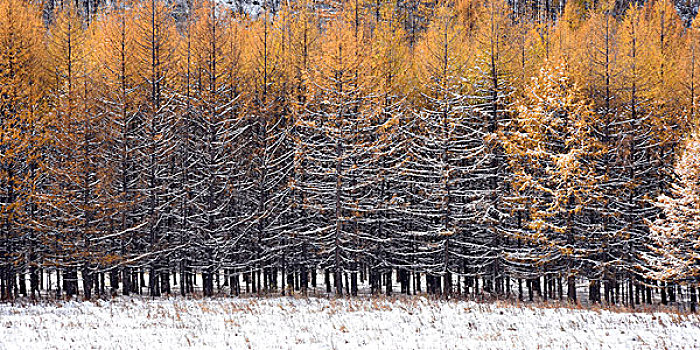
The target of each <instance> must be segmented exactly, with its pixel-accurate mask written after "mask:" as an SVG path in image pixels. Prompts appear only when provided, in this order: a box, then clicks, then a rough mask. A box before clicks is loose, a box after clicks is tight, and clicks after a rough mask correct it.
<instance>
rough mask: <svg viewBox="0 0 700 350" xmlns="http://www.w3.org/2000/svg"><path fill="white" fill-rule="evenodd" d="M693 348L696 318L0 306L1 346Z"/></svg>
mask: <svg viewBox="0 0 700 350" xmlns="http://www.w3.org/2000/svg"><path fill="white" fill-rule="evenodd" d="M180 348H192V349H700V317H698V316H688V315H678V314H673V313H646V312H643V313H626V312H611V311H605V310H571V309H565V308H535V307H532V306H524V307H516V306H510V305H506V304H478V303H474V302H462V301H457V302H452V301H450V302H444V301H431V300H427V299H424V298H412V299H399V300H395V301H388V300H385V299H376V300H370V299H337V300H332V299H295V298H267V299H254V298H242V299H212V300H181V299H175V300H156V301H147V300H140V299H117V300H115V301H100V302H94V303H91V302H84V303H80V302H61V303H51V304H45V305H40V306H31V305H29V306H24V307H18V306H11V305H7V304H0V349H23V350H27V349H130V350H131V349H153V350H155V349H168V350H169V349H180Z"/></svg>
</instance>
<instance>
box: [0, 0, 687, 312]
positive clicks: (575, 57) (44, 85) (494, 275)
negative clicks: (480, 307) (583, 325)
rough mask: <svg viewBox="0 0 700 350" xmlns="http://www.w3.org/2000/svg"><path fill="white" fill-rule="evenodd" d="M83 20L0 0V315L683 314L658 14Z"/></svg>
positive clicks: (375, 8) (670, 8)
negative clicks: (318, 291)
mask: <svg viewBox="0 0 700 350" xmlns="http://www.w3.org/2000/svg"><path fill="white" fill-rule="evenodd" d="M89 4H91V3H88V5H89ZM88 5H85V4H78V5H76V4H73V3H64V4H53V5H52V6H51V9H50V11H47V7H46V4H34V3H31V2H28V1H27V0H0V225H1V226H0V242H1V245H0V296H1V297H2V299H12V298H14V297H16V296H18V295H31V296H36V295H37V293H39V292H41V291H43V292H44V293H45V295H49V294H50V295H55V296H62V295H76V294H78V293H79V292H81V293H82V295H83V296H84V297H85V298H92V297H93V296H95V295H96V294H97V295H99V296H104V295H109V294H112V295H114V294H117V293H121V294H125V295H128V294H130V293H142V292H144V291H147V292H148V293H149V294H150V295H152V296H158V295H161V294H163V293H165V294H173V293H181V294H182V295H190V294H192V293H195V284H197V289H196V293H199V292H200V291H201V293H203V295H205V296H210V295H213V294H216V293H227V294H228V293H230V294H235V295H238V294H239V293H242V292H245V293H273V292H282V293H293V292H295V291H300V292H302V293H306V292H307V291H308V289H309V288H311V287H313V288H314V289H315V288H316V287H317V286H318V287H319V288H323V289H325V291H326V292H328V293H335V294H336V295H345V294H348V295H356V294H357V293H358V291H360V289H361V288H360V286H365V285H367V286H369V289H368V290H365V291H364V292H365V293H366V292H370V293H386V294H391V293H392V292H398V291H400V292H401V293H406V294H414V293H421V292H428V293H431V294H442V295H444V296H450V295H454V296H457V295H462V296H465V297H471V298H477V297H478V298H482V297H499V298H501V297H512V298H519V299H520V300H533V299H535V298H538V299H544V300H547V299H563V298H568V299H569V300H571V301H574V302H575V301H577V300H578V299H577V289H576V285H577V284H578V285H579V286H582V285H585V286H586V287H585V292H586V293H585V296H586V300H588V301H589V302H606V303H613V304H614V303H624V304H625V305H628V306H634V305H635V304H640V303H652V301H654V302H656V301H659V302H661V303H664V304H666V303H668V302H675V301H681V300H683V301H688V302H689V303H690V305H691V308H693V310H694V308H695V304H696V302H697V295H696V286H697V284H698V282H699V280H698V278H699V277H700V270H699V267H700V255H699V251H698V248H699V246H700V235H699V232H700V181H699V180H700V134H699V133H698V132H696V131H695V125H696V120H697V116H696V114H697V108H698V97H697V95H698V91H697V90H698V84H696V82H700V77H699V75H700V57H698V56H699V55H700V52H699V51H700V50H699V48H700V32H699V31H698V29H697V28H696V27H694V26H693V24H692V23H690V22H689V21H686V20H682V19H681V18H680V17H679V15H678V13H677V11H676V8H675V7H674V4H672V3H671V2H670V1H668V0H658V1H651V2H648V3H647V4H645V5H642V4H637V3H630V4H627V5H625V6H624V8H621V5H620V4H619V3H610V4H607V3H604V2H577V1H568V2H567V3H566V5H565V6H563V5H562V6H559V5H558V6H551V7H550V6H512V4H510V5H509V4H507V3H505V2H502V1H500V0H485V1H481V0H459V1H456V2H450V1H447V2H439V3H432V2H431V3H426V2H421V1H419V0H415V1H408V2H399V3H395V2H391V1H388V2H387V1H381V0H377V1H364V0H352V1H345V2H342V3H309V2H306V1H304V0H300V1H295V2H292V3H290V4H286V5H283V6H280V7H279V8H277V7H274V8H272V7H271V8H270V9H269V10H268V9H267V8H266V7H265V6H262V7H261V9H262V10H261V11H260V12H259V13H257V14H255V15H246V14H241V13H239V12H238V11H233V10H231V8H229V7H227V6H225V5H221V4H218V3H216V2H211V1H201V2H194V3H191V4H187V5H183V4H170V5H169V4H166V3H165V2H162V1H159V0H145V1H134V2H130V1H116V2H113V3H110V4H105V5H101V6H99V7H95V6H93V7H90V6H88ZM547 5H549V2H547ZM200 282H201V287H200V286H199V284H200ZM394 284H397V285H396V286H394ZM200 288H201V289H200ZM579 293H580V291H579Z"/></svg>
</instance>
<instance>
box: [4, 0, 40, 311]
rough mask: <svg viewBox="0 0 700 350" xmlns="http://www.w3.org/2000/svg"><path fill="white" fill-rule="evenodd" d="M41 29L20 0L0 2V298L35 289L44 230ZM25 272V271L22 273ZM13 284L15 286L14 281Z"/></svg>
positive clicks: (33, 8) (35, 11) (32, 10)
mask: <svg viewBox="0 0 700 350" xmlns="http://www.w3.org/2000/svg"><path fill="white" fill-rule="evenodd" d="M41 38H42V24H41V22H40V18H39V11H38V8H37V7H36V6H35V5H33V4H29V3H27V2H25V1H19V0H5V1H2V2H0V50H1V52H0V72H1V73H0V117H1V118H2V126H1V127H0V150H1V151H0V198H1V200H0V222H1V225H2V235H0V240H1V241H2V244H1V246H2V248H0V299H1V300H7V299H10V298H13V297H15V296H16V295H18V294H22V295H27V294H28V293H27V288H26V281H25V280H26V276H25V273H26V272H29V275H30V292H29V293H31V295H32V296H35V293H36V292H37V291H38V289H39V285H38V284H39V269H38V267H39V266H40V264H42V255H43V252H42V250H43V248H42V241H43V238H44V233H45V232H46V230H45V229H44V226H43V225H42V224H43V223H44V222H42V221H43V219H44V218H43V214H42V211H41V210H40V209H39V204H40V203H41V202H42V199H41V198H40V194H41V193H40V192H39V191H40V190H41V188H42V186H43V184H44V180H45V178H46V174H45V170H44V167H43V166H44V164H45V162H44V161H45V156H44V154H45V152H46V148H45V147H46V146H47V144H48V141H49V140H48V136H49V135H48V128H47V126H48V125H47V123H48V116H47V113H46V111H47V105H46V103H45V102H46V99H45V94H46V92H47V91H46V90H45V75H44V73H45V71H44V70H43V67H42V63H43V62H42V59H43V55H42V52H43V47H42V43H41ZM27 270H28V271H27ZM17 280H18V281H19V283H16V282H15V281H17Z"/></svg>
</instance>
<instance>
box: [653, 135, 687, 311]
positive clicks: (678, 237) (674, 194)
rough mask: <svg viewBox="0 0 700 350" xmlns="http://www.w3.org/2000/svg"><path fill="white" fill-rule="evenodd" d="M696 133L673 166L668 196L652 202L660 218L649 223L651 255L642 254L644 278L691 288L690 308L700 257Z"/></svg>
mask: <svg viewBox="0 0 700 350" xmlns="http://www.w3.org/2000/svg"><path fill="white" fill-rule="evenodd" d="M698 137H699V135H698V132H697V131H695V132H693V133H692V134H690V135H689V136H688V138H687V139H686V140H685V143H684V144H683V150H682V152H681V154H680V157H679V158H678V160H677V161H676V164H675V165H674V175H675V181H674V182H673V184H672V185H671V189H670V193H669V194H668V195H661V196H659V197H658V199H657V200H656V201H655V204H656V206H657V207H658V208H659V209H661V210H662V212H663V216H662V217H661V218H658V219H656V220H653V221H652V220H649V221H648V224H649V229H650V231H651V239H650V241H649V243H650V244H649V246H650V251H649V252H647V253H645V254H644V258H645V261H646V262H647V264H648V266H649V268H648V271H647V273H646V274H647V275H648V276H649V277H651V278H653V279H655V280H660V281H668V282H676V283H677V282H682V283H688V284H689V285H690V298H691V300H690V307H691V311H692V312H694V311H695V309H696V304H697V290H696V286H697V283H698V276H699V274H700V269H699V268H700V256H699V255H698V253H697V248H698V245H699V244H700V238H699V236H698V232H699V229H700V197H699V196H700V188H698V176H700V159H699V158H698V155H700V141H699V139H698Z"/></svg>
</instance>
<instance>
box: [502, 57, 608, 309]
mask: <svg viewBox="0 0 700 350" xmlns="http://www.w3.org/2000/svg"><path fill="white" fill-rule="evenodd" d="M517 111H518V114H517V116H516V117H515V124H514V130H513V131H512V133H511V136H510V137H509V139H508V141H507V142H506V149H507V151H508V154H510V155H511V157H510V163H511V167H512V168H513V171H514V172H515V176H514V177H513V184H512V185H513V187H514V188H515V189H516V190H517V191H519V192H525V193H526V194H527V196H528V198H529V200H528V202H527V203H526V205H527V207H528V209H529V218H528V224H527V229H525V230H523V231H522V233H521V235H520V236H519V237H517V238H519V239H522V240H523V241H524V242H526V243H527V244H528V246H529V248H530V252H529V254H527V255H525V256H523V257H522V258H521V259H518V260H520V261H528V260H531V259H533V260H534V265H535V266H539V267H542V268H544V269H545V272H546V273H548V274H564V275H565V276H566V278H567V283H568V292H567V295H568V297H569V299H570V300H573V301H576V298H577V297H576V287H575V282H576V280H575V279H576V277H577V275H578V274H579V273H580V270H581V268H582V266H583V265H582V263H583V261H584V259H585V258H586V256H587V254H588V252H587V250H586V248H587V246H586V245H585V244H582V242H585V240H586V239H587V234H588V231H587V230H586V227H587V225H588V224H589V223H588V222H587V220H588V217H589V215H588V213H587V209H588V205H589V203H591V202H592V201H594V200H595V199H596V197H597V195H598V194H597V193H596V191H595V190H596V184H597V183H598V182H599V181H600V179H599V178H598V177H597V174H596V171H595V167H594V165H595V157H596V156H598V155H599V154H600V153H601V151H602V148H601V145H600V143H599V142H598V141H597V140H596V139H595V138H594V129H593V127H592V124H593V118H592V117H593V113H592V109H591V106H590V104H588V102H586V100H585V98H584V97H583V95H582V94H581V92H580V90H578V88H577V87H576V85H575V84H573V83H571V81H570V80H569V78H568V77H567V76H566V75H565V70H564V67H562V66H559V67H547V66H546V67H544V68H542V70H541V71H540V74H539V76H538V77H537V78H534V79H533V81H532V84H531V85H530V87H529V89H528V93H527V94H526V95H525V98H524V100H522V101H518V103H517Z"/></svg>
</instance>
